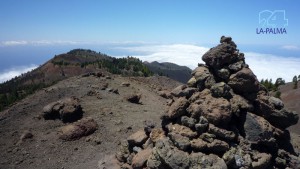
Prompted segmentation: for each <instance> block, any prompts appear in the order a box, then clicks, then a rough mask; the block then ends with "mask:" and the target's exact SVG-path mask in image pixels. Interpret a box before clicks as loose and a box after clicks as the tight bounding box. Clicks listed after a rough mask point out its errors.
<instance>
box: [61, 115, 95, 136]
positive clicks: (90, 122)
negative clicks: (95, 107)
mask: <svg viewBox="0 0 300 169" xmlns="http://www.w3.org/2000/svg"><path fill="white" fill-rule="evenodd" d="M97 128H98V125H97V123H96V122H95V121H94V119H92V118H83V119H81V120H79V121H77V122H75V123H72V124H69V125H67V126H64V127H62V128H61V131H60V136H59V138H60V139H62V140H67V141H71V140H76V139H79V138H81V137H83V136H87V135H90V134H92V133H93V132H94V131H96V130H97Z"/></svg>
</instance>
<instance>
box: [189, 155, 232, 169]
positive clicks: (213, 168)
mask: <svg viewBox="0 0 300 169" xmlns="http://www.w3.org/2000/svg"><path fill="white" fill-rule="evenodd" d="M189 158H190V169H199V168H202V169H227V166H226V163H225V162H224V160H223V159H221V158H220V157H218V156H216V155H214V154H209V155H205V154H203V153H200V152H198V153H191V155H190V157H189Z"/></svg>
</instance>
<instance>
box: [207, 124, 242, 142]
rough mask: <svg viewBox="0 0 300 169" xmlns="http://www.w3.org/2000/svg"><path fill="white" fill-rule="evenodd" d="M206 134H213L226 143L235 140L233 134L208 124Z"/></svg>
mask: <svg viewBox="0 0 300 169" xmlns="http://www.w3.org/2000/svg"><path fill="white" fill-rule="evenodd" d="M208 133H211V134H214V135H215V136H217V138H221V139H224V140H228V141H233V140H235V138H236V135H235V134H234V132H232V131H228V130H225V129H222V128H218V127H216V126H214V125H213V124H209V127H208Z"/></svg>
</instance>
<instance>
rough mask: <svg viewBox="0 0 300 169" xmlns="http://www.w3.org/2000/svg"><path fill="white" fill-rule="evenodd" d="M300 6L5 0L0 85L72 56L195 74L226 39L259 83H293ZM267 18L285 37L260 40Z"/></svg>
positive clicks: (279, 1) (214, 0)
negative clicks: (89, 54) (181, 68)
mask: <svg viewBox="0 0 300 169" xmlns="http://www.w3.org/2000/svg"><path fill="white" fill-rule="evenodd" d="M299 6H300V1H295V0H293V1H292V0H276V1H274V0H272V1H271V0H266V1H258V0H253V1H232V0H228V1H226V2H223V1H221V0H201V1H198V0H189V1H182V0H164V1H161V0H151V1H146V0H86V1H81V0H43V1H40V0H26V1H23V0H1V1H0V18H1V19H0V82H3V81H5V80H8V79H9V78H11V77H14V76H16V75H18V74H20V73H22V72H26V71H28V70H31V69H33V68H35V67H37V66H39V65H41V64H43V63H44V62H46V61H47V60H49V59H51V58H52V57H53V56H54V55H57V54H61V53H65V52H68V51H69V50H71V49H74V48H86V49H92V50H95V51H99V52H102V53H106V54H108V55H111V56H115V57H124V56H128V55H130V56H135V57H139V58H140V59H142V60H143V61H159V62H166V61H168V62H173V63H177V64H179V65H186V66H188V67H190V68H191V69H193V68H195V67H196V66H197V63H201V62H203V61H202V60H201V56H202V55H203V54H204V53H205V52H206V51H207V50H208V49H210V48H211V47H213V46H215V45H217V44H218V43H219V40H220V37H221V36H222V35H225V36H231V37H232V38H233V40H234V41H235V43H236V44H237V45H238V48H239V49H240V51H241V52H244V53H245V57H246V62H247V63H248V64H249V66H250V68H251V69H252V70H253V71H254V73H255V74H256V75H257V77H258V79H262V78H264V79H266V78H272V79H273V80H274V81H275V79H276V78H278V77H282V78H284V79H285V80H286V81H291V80H292V78H293V76H294V75H299V74H300V71H299V64H300V41H299V39H300V34H299V30H300V19H299V16H300V10H299V9H298V7H299ZM265 10H269V11H271V12H273V13H272V14H273V15H272V17H271V18H269V19H268V21H270V23H272V22H273V23H274V22H275V23H277V26H275V27H274V28H285V30H286V32H287V33H286V34H258V33H257V29H258V30H260V28H263V29H264V30H265V28H267V27H268V26H265V27H263V26H262V25H261V24H260V18H259V14H260V12H262V11H265ZM275 11H284V12H285V17H284V18H283V15H282V13H276V14H275ZM262 19H266V18H262ZM274 19H275V20H274ZM263 21H266V20H263ZM271 21H272V22H271ZM281 22H284V23H286V24H285V25H282V24H281ZM261 23H262V22H261ZM265 23H267V22H265ZM268 23H269V22H268ZM280 24H281V25H280Z"/></svg>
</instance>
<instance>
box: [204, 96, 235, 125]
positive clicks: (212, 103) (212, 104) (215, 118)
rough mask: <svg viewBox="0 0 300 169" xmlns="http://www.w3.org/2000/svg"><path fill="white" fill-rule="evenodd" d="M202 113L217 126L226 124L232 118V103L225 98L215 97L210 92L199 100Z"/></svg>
mask: <svg viewBox="0 0 300 169" xmlns="http://www.w3.org/2000/svg"><path fill="white" fill-rule="evenodd" d="M199 105H200V106H199V108H200V112H201V115H202V116H204V117H205V118H206V119H207V120H208V121H209V122H210V123H212V124H214V125H216V126H226V125H227V124H228V123H229V122H230V120H231V116H232V114H231V107H230V103H229V102H228V101H227V100H226V99H224V98H214V97H212V96H211V95H210V94H209V95H207V96H206V97H205V99H204V100H199Z"/></svg>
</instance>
